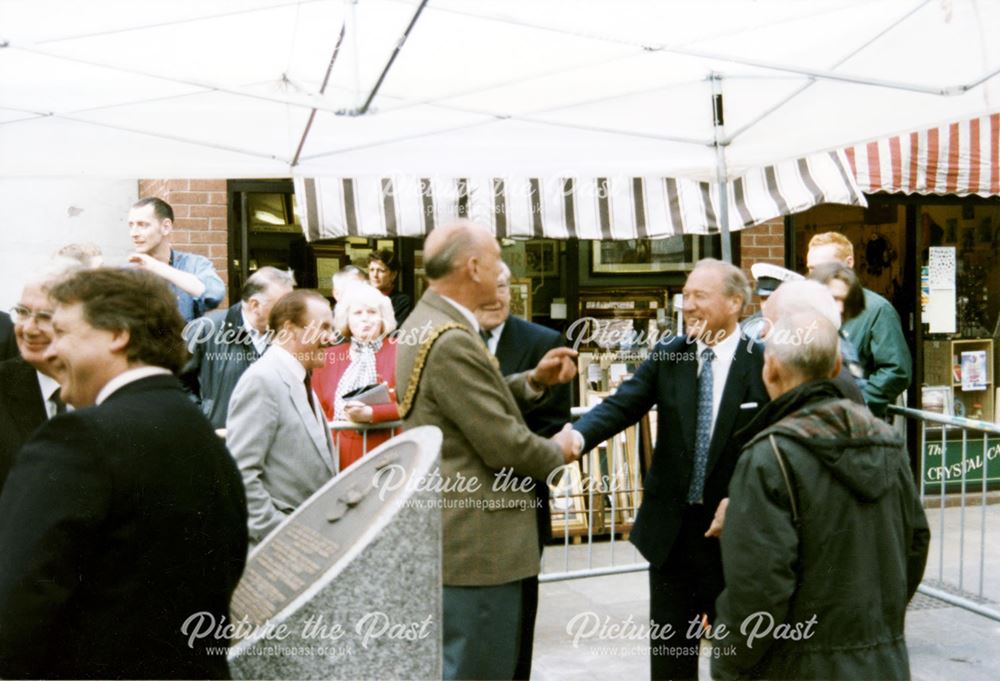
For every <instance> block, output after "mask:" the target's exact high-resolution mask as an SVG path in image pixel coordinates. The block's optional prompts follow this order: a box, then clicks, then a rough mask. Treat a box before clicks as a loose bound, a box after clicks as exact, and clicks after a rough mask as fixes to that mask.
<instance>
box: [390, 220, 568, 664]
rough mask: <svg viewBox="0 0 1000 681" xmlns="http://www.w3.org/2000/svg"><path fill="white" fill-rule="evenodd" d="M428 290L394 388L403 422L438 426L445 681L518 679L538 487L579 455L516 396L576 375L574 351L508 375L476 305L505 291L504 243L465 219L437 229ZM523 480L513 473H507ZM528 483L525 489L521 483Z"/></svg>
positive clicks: (428, 254) (411, 320) (538, 394)
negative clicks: (500, 285) (535, 427)
mask: <svg viewBox="0 0 1000 681" xmlns="http://www.w3.org/2000/svg"><path fill="white" fill-rule="evenodd" d="M424 257H425V269H426V272H427V278H428V279H429V280H430V288H429V290H428V291H427V293H425V294H424V296H423V297H422V298H421V299H420V301H419V303H418V304H417V306H416V307H415V308H414V309H413V312H411V313H410V316H409V317H408V318H407V320H406V323H405V324H404V325H403V336H402V337H403V338H406V337H413V336H417V337H419V341H420V342H419V343H405V342H404V343H401V344H400V346H399V349H398V354H397V363H396V385H397V389H398V391H399V394H400V395H402V396H403V403H402V407H401V410H400V411H401V413H402V414H403V418H404V421H405V427H406V428H412V427H416V426H422V425H434V426H437V427H439V428H440V429H441V430H442V432H443V434H444V443H443V445H442V451H441V471H440V474H441V478H442V480H443V485H442V487H444V488H446V491H445V492H444V493H443V494H442V505H443V509H442V527H443V534H444V536H443V540H442V550H443V554H442V561H443V582H444V595H443V604H444V607H443V611H444V622H443V630H444V677H445V678H461V679H465V678H508V679H509V678H511V677H512V675H513V673H514V664H515V662H516V660H517V654H518V649H519V631H520V622H521V580H523V579H524V578H526V577H531V576H534V575H537V574H538V568H539V561H540V554H539V550H538V529H537V526H536V523H535V506H534V504H535V492H534V488H533V487H531V485H532V483H531V482H530V481H529V480H527V478H535V479H540V480H545V479H546V478H548V477H549V475H550V474H551V473H552V472H553V471H555V470H556V469H558V468H559V467H561V466H562V465H563V464H564V463H568V462H570V461H573V460H575V458H576V457H577V456H578V455H579V452H578V451H577V450H576V449H575V448H574V444H573V441H572V438H571V436H570V433H569V430H568V426H567V427H565V428H564V429H563V431H561V432H560V433H557V434H556V435H555V436H553V438H552V439H546V438H543V437H540V436H538V435H535V434H533V433H532V432H531V430H530V429H529V428H528V427H527V426H526V425H525V423H524V419H523V418H522V417H521V409H520V408H519V404H525V403H527V402H530V401H536V400H544V399H546V398H547V397H548V394H547V392H548V391H547V387H548V386H549V385H554V384H556V383H565V382H567V381H569V380H571V379H572V378H573V376H574V375H575V373H576V368H575V365H574V364H573V362H572V357H573V356H574V354H575V353H574V352H573V351H572V350H569V349H568V348H557V349H554V350H551V351H550V352H549V353H547V354H546V355H545V357H543V358H542V360H541V361H540V362H539V364H538V365H537V366H536V367H535V368H534V369H532V370H530V371H526V372H523V373H521V374H515V375H513V376H511V377H509V380H508V379H504V377H503V376H502V375H501V374H500V370H499V368H498V365H497V364H496V361H495V359H494V358H493V357H492V356H491V355H490V354H489V351H488V349H487V348H486V346H485V344H484V343H483V342H482V340H481V338H480V337H479V323H478V322H477V321H476V317H475V314H474V313H473V310H475V309H476V308H477V307H479V306H481V305H486V304H491V303H493V302H494V301H495V300H496V296H497V275H498V274H499V271H500V248H499V246H498V244H497V242H496V240H495V239H494V238H493V236H492V235H491V234H490V233H489V231H488V230H486V229H485V228H484V227H481V226H479V225H475V224H472V223H469V222H462V223H457V224H455V225H451V226H448V227H442V228H438V229H436V230H434V231H433V232H432V233H431V235H430V236H428V238H427V241H426V243H425V245H424ZM511 470H512V471H513V474H514V475H516V476H518V477H519V478H523V479H524V480H517V481H515V482H505V480H506V478H505V477H504V475H503V474H502V473H501V471H511ZM526 486H527V487H530V489H526V488H525V487H526Z"/></svg>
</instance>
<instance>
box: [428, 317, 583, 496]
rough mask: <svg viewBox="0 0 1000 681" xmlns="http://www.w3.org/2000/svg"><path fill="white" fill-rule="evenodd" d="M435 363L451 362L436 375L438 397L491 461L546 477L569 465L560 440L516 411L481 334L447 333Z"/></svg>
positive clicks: (490, 463) (444, 409)
mask: <svg viewBox="0 0 1000 681" xmlns="http://www.w3.org/2000/svg"><path fill="white" fill-rule="evenodd" d="M432 365H433V366H434V367H447V372H446V373H447V375H446V376H444V375H439V376H436V377H435V378H436V379H437V380H434V379H432V381H431V384H432V385H433V386H434V388H433V399H434V400H435V402H437V403H438V405H439V407H440V411H441V413H442V414H443V415H446V416H447V418H448V419H449V420H450V421H452V422H453V423H454V424H455V425H456V427H457V428H458V429H459V430H461V431H462V434H463V435H464V436H465V439H466V440H468V441H469V442H470V443H472V445H473V446H474V447H475V449H476V453H477V454H478V455H479V457H480V458H481V459H482V460H483V462H484V463H485V464H486V466H488V467H489V468H492V469H494V470H500V469H502V468H512V469H513V470H514V472H515V473H517V474H518V475H527V476H530V477H533V478H535V479H538V480H544V479H546V478H547V477H548V475H549V473H551V472H552V471H553V470H555V469H556V468H559V467H560V466H562V465H563V463H564V462H563V456H562V452H561V450H560V449H559V446H558V445H556V443H554V442H552V441H551V440H548V439H546V438H543V437H539V436H538V435H535V434H534V433H532V432H531V431H530V430H529V429H528V427H527V426H526V425H525V424H524V421H523V420H522V419H521V417H520V414H513V413H511V412H510V409H509V408H508V405H509V404H510V402H509V399H510V398H509V395H508V396H505V395H504V391H505V390H507V388H505V387H504V382H503V381H501V380H500V378H501V377H500V376H499V374H498V373H497V370H496V369H495V368H494V367H493V366H492V365H491V364H490V358H489V355H487V351H486V349H485V347H484V346H482V344H480V343H479V341H478V339H476V340H475V341H473V339H472V337H471V336H470V335H469V334H465V333H462V334H459V333H449V334H445V335H443V336H442V337H441V338H440V339H439V340H438V341H437V342H436V343H435V344H434V347H433V349H432V350H431V355H430V357H428V368H427V371H433V368H432ZM421 389H423V385H421ZM484 425H485V426H487V427H489V429H490V430H489V432H484Z"/></svg>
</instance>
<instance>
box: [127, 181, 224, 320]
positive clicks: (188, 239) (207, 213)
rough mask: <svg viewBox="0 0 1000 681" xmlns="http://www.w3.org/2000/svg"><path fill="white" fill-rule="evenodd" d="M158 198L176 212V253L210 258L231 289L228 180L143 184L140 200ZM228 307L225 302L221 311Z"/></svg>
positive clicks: (173, 243)
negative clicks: (228, 261)
mask: <svg viewBox="0 0 1000 681" xmlns="http://www.w3.org/2000/svg"><path fill="white" fill-rule="evenodd" d="M147 196H158V197H160V198H161V199H163V200H164V201H166V202H167V203H169V204H170V205H171V207H173V209H174V231H173V234H172V235H171V237H170V241H171V243H172V245H173V247H174V249H175V250H178V251H188V252H189V253H197V254H199V255H203V256H205V257H206V258H209V259H210V260H211V261H212V264H213V265H215V271H216V272H218V273H219V276H220V277H222V281H224V282H226V286H227V287H228V286H229V268H228V267H227V266H226V265H227V258H228V250H227V249H228V245H227V242H228V238H229V232H228V225H227V210H228V206H227V205H226V200H227V199H226V181H225V180H139V197H140V198H145V197H147ZM226 305H228V302H227V301H223V302H222V304H221V305H220V307H225V306H226Z"/></svg>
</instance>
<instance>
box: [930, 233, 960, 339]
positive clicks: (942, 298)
mask: <svg viewBox="0 0 1000 681" xmlns="http://www.w3.org/2000/svg"><path fill="white" fill-rule="evenodd" d="M927 287H928V294H927V311H926V315H927V316H926V317H925V318H924V319H925V320H926V322H927V323H928V325H929V326H930V328H929V331H930V333H955V318H956V310H955V247H954V246H932V247H931V248H930V252H929V262H928V266H927Z"/></svg>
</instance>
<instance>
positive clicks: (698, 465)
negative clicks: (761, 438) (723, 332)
mask: <svg viewBox="0 0 1000 681" xmlns="http://www.w3.org/2000/svg"><path fill="white" fill-rule="evenodd" d="M714 359H715V352H713V351H712V348H705V349H704V350H702V352H701V373H700V374H699V375H698V429H697V431H696V433H697V434H696V436H695V443H694V470H693V471H692V473H691V486H690V487H689V488H688V495H687V501H688V503H689V504H700V503H701V502H702V495H703V494H704V492H705V469H706V468H708V448H709V445H711V444H712V360H714Z"/></svg>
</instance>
